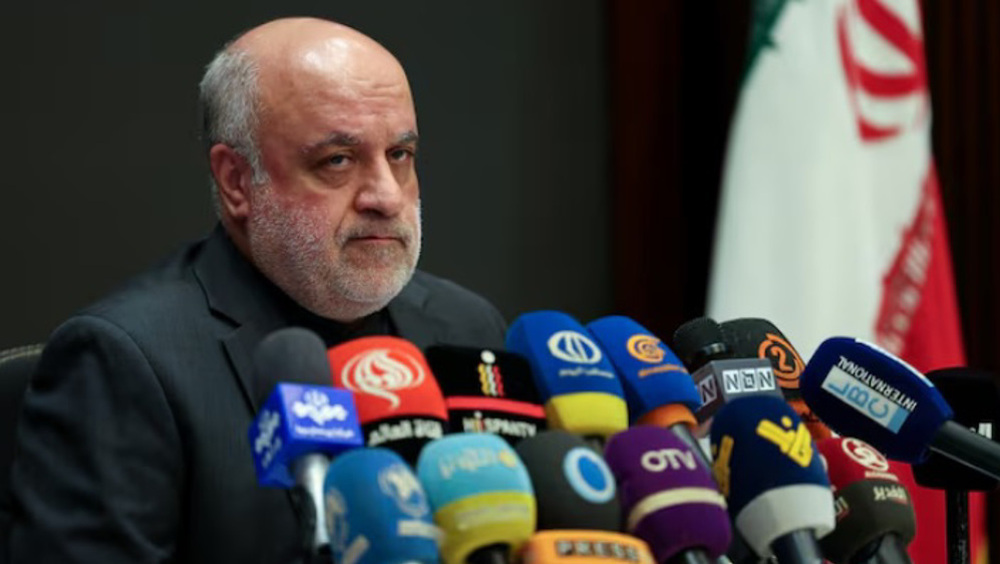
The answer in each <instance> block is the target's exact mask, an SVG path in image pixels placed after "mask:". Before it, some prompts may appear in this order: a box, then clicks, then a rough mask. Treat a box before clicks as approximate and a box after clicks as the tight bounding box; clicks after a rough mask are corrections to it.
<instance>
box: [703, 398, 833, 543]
mask: <svg viewBox="0 0 1000 564" xmlns="http://www.w3.org/2000/svg"><path fill="white" fill-rule="evenodd" d="M711 441H712V453H713V456H714V462H713V471H714V474H715V479H716V481H717V482H718V484H719V489H720V490H721V491H722V493H723V494H725V495H726V499H727V500H728V502H729V510H730V514H732V515H734V516H735V522H736V528H737V529H738V530H739V531H740V532H741V533H742V534H743V537H744V539H746V541H747V544H749V545H750V547H751V548H753V550H754V551H755V552H756V553H757V554H759V555H761V556H767V555H769V554H770V545H771V543H772V542H773V541H774V540H776V539H778V538H780V537H782V536H784V535H786V534H788V533H790V532H793V531H796V530H800V529H810V530H812V531H813V533H814V534H815V535H816V536H817V537H822V536H823V535H825V534H826V533H828V532H829V531H831V530H832V529H833V525H834V511H833V497H832V494H831V492H830V483H829V481H828V479H827V476H826V472H824V470H823V462H822V460H821V459H820V457H819V456H817V455H816V452H815V447H814V445H813V442H812V438H811V437H810V435H809V430H808V429H806V426H805V424H804V423H802V421H801V420H800V419H799V417H798V415H796V414H795V411H794V410H792V408H791V407H790V406H789V405H788V404H787V403H785V401H784V400H783V399H780V398H776V397H770V396H751V397H746V398H741V399H737V400H735V401H733V402H732V403H729V404H726V405H725V406H723V408H722V409H721V410H719V412H718V413H716V414H715V420H714V422H713V423H712V431H711Z"/></svg>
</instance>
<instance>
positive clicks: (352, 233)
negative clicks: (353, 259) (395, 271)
mask: <svg viewBox="0 0 1000 564" xmlns="http://www.w3.org/2000/svg"><path fill="white" fill-rule="evenodd" d="M414 231H415V229H414V228H413V227H412V226H411V225H408V224H407V223H405V222H403V221H396V220H385V221H368V222H364V223H359V224H356V225H352V226H350V227H348V228H346V229H344V230H343V231H341V232H340V234H339V235H338V237H337V239H338V242H339V243H341V244H343V243H346V242H347V241H349V240H351V239H360V238H364V237H380V238H386V239H399V240H401V241H403V242H404V243H410V242H411V241H412V240H413V239H414V236H415V232H414Z"/></svg>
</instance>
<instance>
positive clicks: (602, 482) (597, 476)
mask: <svg viewBox="0 0 1000 564" xmlns="http://www.w3.org/2000/svg"><path fill="white" fill-rule="evenodd" d="M563 473H565V474H566V480H567V481H569V485H570V486H572V488H573V491H575V492H576V493H578V494H580V497H582V498H583V499H585V500H587V501H589V502H591V503H605V502H607V501H609V500H610V499H611V498H612V497H614V496H615V478H614V476H612V475H611V469H610V468H608V464H607V462H604V459H602V458H601V457H600V455H598V454H597V453H596V452H594V451H592V450H590V449H589V448H586V447H574V448H572V449H570V451H569V452H567V453H566V456H565V458H563Z"/></svg>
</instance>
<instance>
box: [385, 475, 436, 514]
mask: <svg viewBox="0 0 1000 564" xmlns="http://www.w3.org/2000/svg"><path fill="white" fill-rule="evenodd" d="M378 485H379V487H380V488H381V489H382V492H383V493H385V494H386V495H387V496H389V497H390V498H392V500H393V501H395V502H396V507H398V508H399V510H400V511H402V512H403V513H406V514H407V515H409V516H410V517H413V518H414V519H416V518H420V517H423V516H425V515H427V514H428V513H429V512H430V507H429V506H428V505H427V496H426V495H424V489H423V488H422V487H421V486H420V482H419V481H417V477H416V476H414V475H413V472H411V471H410V469H409V468H407V467H406V466H404V465H402V464H392V465H390V466H389V467H387V468H383V469H382V471H381V472H379V473H378Z"/></svg>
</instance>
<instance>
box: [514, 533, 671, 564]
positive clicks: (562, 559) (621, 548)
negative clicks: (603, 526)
mask: <svg viewBox="0 0 1000 564" xmlns="http://www.w3.org/2000/svg"><path fill="white" fill-rule="evenodd" d="M521 561H523V562H525V564H562V563H565V564H614V563H616V562H621V563H622V564H655V562H656V561H655V560H653V555H652V554H650V552H649V546H648V545H647V544H646V543H645V542H643V541H641V540H639V539H637V538H635V537H632V536H629V535H623V534H621V533H612V532H609V531H575V530H551V531H539V532H537V533H535V534H534V535H532V536H531V538H530V539H528V544H526V545H525V547H524V550H523V551H522V560H521Z"/></svg>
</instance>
